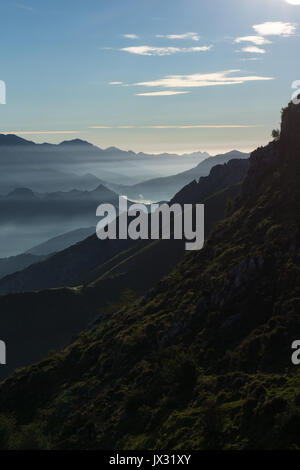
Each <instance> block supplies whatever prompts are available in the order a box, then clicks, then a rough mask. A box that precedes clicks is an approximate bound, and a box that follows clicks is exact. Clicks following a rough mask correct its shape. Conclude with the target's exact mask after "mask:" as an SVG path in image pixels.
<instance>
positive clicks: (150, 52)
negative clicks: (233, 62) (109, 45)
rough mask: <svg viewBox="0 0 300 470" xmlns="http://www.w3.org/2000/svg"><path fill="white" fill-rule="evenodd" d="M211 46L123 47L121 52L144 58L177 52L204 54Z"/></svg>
mask: <svg viewBox="0 0 300 470" xmlns="http://www.w3.org/2000/svg"><path fill="white" fill-rule="evenodd" d="M211 48H212V46H197V47H181V48H180V47H154V46H131V47H123V48H122V49H120V50H121V51H125V52H129V53H130V54H137V55H144V56H166V55H172V54H176V53H178V52H181V53H187V52H206V51H209V50H210V49H211Z"/></svg>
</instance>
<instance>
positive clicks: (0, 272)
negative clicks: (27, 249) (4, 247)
mask: <svg viewBox="0 0 300 470" xmlns="http://www.w3.org/2000/svg"><path fill="white" fill-rule="evenodd" d="M45 258H46V256H43V255H37V254H36V255H35V254H31V253H24V254H22V255H18V256H10V257H9V258H1V259H0V279H1V278H2V277H4V276H8V275H9V274H13V273H15V272H16V271H22V270H23V269H26V268H27V267H28V266H30V265H32V264H34V263H39V262H41V261H44V259H45Z"/></svg>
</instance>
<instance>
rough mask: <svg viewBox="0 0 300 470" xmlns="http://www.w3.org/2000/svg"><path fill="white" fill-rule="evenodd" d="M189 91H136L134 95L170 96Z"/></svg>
mask: <svg viewBox="0 0 300 470" xmlns="http://www.w3.org/2000/svg"><path fill="white" fill-rule="evenodd" d="M187 93H189V91H151V92H149V93H136V96H172V95H185V94H187Z"/></svg>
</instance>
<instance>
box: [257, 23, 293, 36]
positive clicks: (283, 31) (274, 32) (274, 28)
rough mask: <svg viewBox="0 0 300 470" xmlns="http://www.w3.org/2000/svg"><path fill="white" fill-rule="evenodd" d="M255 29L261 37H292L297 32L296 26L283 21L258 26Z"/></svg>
mask: <svg viewBox="0 0 300 470" xmlns="http://www.w3.org/2000/svg"><path fill="white" fill-rule="evenodd" d="M253 28H254V30H255V31H256V33H257V34H259V35H260V36H291V35H293V34H294V33H295V31H296V25H295V24H293V23H284V22H282V21H268V22H266V23H262V24H256V25H254V26H253Z"/></svg>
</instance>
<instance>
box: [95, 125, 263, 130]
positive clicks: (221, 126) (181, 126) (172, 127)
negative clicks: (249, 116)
mask: <svg viewBox="0 0 300 470" xmlns="http://www.w3.org/2000/svg"><path fill="white" fill-rule="evenodd" d="M257 127H261V126H260V125H252V124H250V125H248V124H246V125H245V124H182V125H180V124H179V125H165V126H91V127H89V129H249V128H257Z"/></svg>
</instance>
